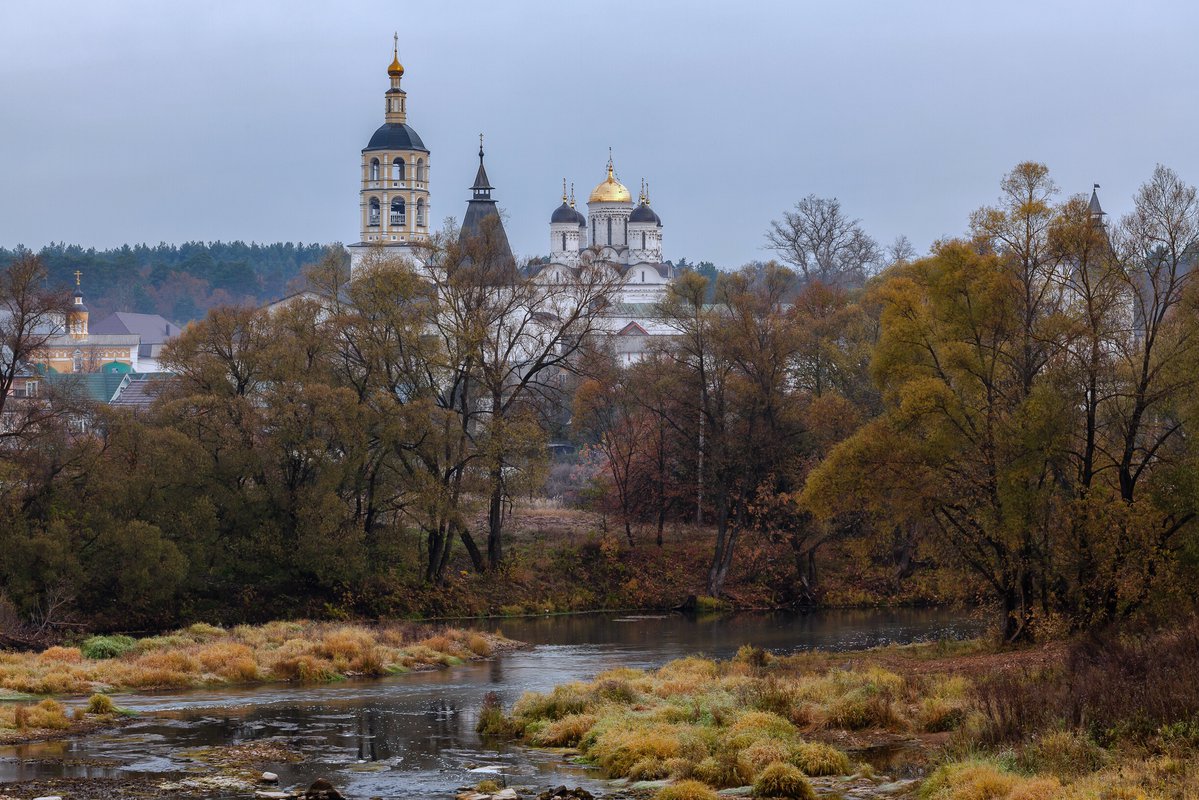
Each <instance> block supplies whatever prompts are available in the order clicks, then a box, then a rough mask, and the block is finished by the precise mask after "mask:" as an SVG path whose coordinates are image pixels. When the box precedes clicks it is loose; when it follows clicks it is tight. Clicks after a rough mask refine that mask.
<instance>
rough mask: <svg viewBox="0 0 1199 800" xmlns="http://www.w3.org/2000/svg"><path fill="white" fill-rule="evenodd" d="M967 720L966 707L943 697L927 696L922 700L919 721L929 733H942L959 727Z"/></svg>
mask: <svg viewBox="0 0 1199 800" xmlns="http://www.w3.org/2000/svg"><path fill="white" fill-rule="evenodd" d="M965 720H966V707H965V706H964V705H960V704H957V703H953V702H951V701H949V700H946V699H945V698H943V697H926V698H924V699H923V700H921V701H920V708H919V711H918V712H917V721H918V722H919V724H920V727H921V728H922V729H924V730H926V731H928V732H929V733H941V732H943V731H952V730H955V729H957V728H958V726H960V725H961V724H962V723H963V722H964V721H965Z"/></svg>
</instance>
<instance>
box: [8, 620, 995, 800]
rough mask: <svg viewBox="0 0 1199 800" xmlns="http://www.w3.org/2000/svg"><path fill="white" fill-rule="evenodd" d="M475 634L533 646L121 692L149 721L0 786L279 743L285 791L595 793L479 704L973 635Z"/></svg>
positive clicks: (609, 624)
mask: <svg viewBox="0 0 1199 800" xmlns="http://www.w3.org/2000/svg"><path fill="white" fill-rule="evenodd" d="M480 626H481V627H489V628H491V629H502V630H503V631H504V633H506V634H507V635H509V636H511V637H513V638H516V639H520V640H522V641H526V642H529V643H531V644H535V645H538V647H536V648H535V649H533V650H525V651H519V652H515V653H509V654H507V655H504V656H502V657H499V658H496V659H494V660H491V661H487V662H481V663H475V664H467V665H463V666H461V667H457V668H454V669H452V670H448V671H441V672H427V673H416V674H409V675H404V676H398V677H395V678H387V679H382V680H375V681H349V682H345V683H340V684H334V685H331V686H316V687H303V686H290V685H288V686H268V687H251V688H236V689H222V690H219V691H213V690H201V691H188V692H165V693H156V694H140V695H125V696H122V697H119V698H117V702H118V704H120V705H122V706H126V707H130V708H133V709H136V710H139V711H141V712H143V713H144V714H145V716H143V717H142V718H141V719H139V720H137V721H136V722H134V723H133V724H131V725H130V726H128V727H126V728H123V729H121V730H120V731H118V732H116V733H111V732H110V733H107V734H95V735H92V736H86V737H83V738H80V739H75V740H70V741H67V742H56V743H52V744H50V745H38V746H31V747H26V748H6V749H0V781H11V780H22V779H27V778H31V777H48V776H52V775H65V776H77V777H90V776H99V775H108V774H112V772H113V771H114V770H121V769H123V770H127V771H134V772H154V773H167V772H179V771H182V770H186V769H188V768H191V767H194V766H195V762H189V761H188V760H187V759H186V757H185V756H184V754H183V753H182V752H181V751H186V750H188V749H189V748H197V747H206V746H211V745H216V744H235V743H240V742H246V741H252V740H256V739H264V738H278V739H280V740H282V741H284V742H286V743H287V744H289V745H290V746H292V747H294V748H296V749H299V750H300V751H301V752H303V754H304V757H305V761H304V763H303V764H299V765H275V766H273V767H272V768H273V769H274V771H275V772H278V773H279V775H280V777H281V779H282V781H283V783H284V784H285V785H287V784H290V783H300V782H307V781H310V780H312V779H313V778H314V777H316V776H317V775H326V776H327V777H330V778H331V779H332V780H333V781H334V783H336V784H338V785H339V786H341V787H343V789H344V790H346V791H347V794H349V795H351V796H364V797H366V796H379V797H398V796H401V795H402V796H404V797H441V798H444V797H446V796H449V795H450V794H451V793H452V792H451V790H452V789H453V788H454V787H457V786H460V785H463V784H467V783H475V782H476V781H477V780H478V779H479V776H478V775H477V774H472V773H471V772H470V770H471V769H475V768H479V767H486V766H488V765H498V766H499V767H501V768H502V771H503V773H504V774H505V775H506V776H508V777H507V780H508V781H509V782H513V783H518V784H519V783H529V784H549V783H571V784H581V785H583V786H588V787H590V788H597V787H598V785H599V784H598V777H597V776H596V775H594V774H593V773H589V772H588V771H587V770H585V769H583V768H576V767H571V766H569V765H564V764H562V763H561V760H560V759H559V758H557V757H554V756H552V755H546V754H538V753H532V752H529V751H527V750H524V749H522V748H515V747H511V746H507V745H503V744H498V745H497V744H495V743H484V742H482V741H480V739H479V737H478V735H477V734H476V733H475V731H474V726H475V722H476V719H477V713H478V709H479V707H480V705H481V703H482V700H483V695H484V694H486V693H487V692H489V691H496V692H498V693H499V694H500V696H501V698H503V700H504V701H505V703H511V702H512V701H514V700H515V699H516V698H517V697H519V696H520V695H521V694H522V693H523V692H525V691H530V690H546V689H549V688H550V687H552V686H554V685H556V684H558V683H562V682H566V681H572V680H582V679H585V678H588V677H590V676H591V675H594V674H595V673H597V672H601V671H603V670H605V669H609V668H612V667H617V666H625V667H641V668H650V667H654V666H657V665H660V664H662V663H665V662H666V661H669V660H671V659H673V658H677V657H680V656H683V655H687V654H690V653H697V652H700V653H705V654H707V655H710V656H713V657H727V656H729V655H731V654H733V653H734V652H736V650H737V648H738V647H740V646H741V645H743V644H754V645H756V646H759V647H765V648H768V649H771V650H774V651H777V652H793V651H796V650H802V649H812V648H829V649H853V648H859V647H868V646H872V645H876V644H884V643H888V642H910V641H914V640H918V639H929V638H943V637H960V636H962V635H968V634H972V633H974V632H975V631H977V630H978V626H977V624H975V623H972V622H970V621H968V620H963V618H962V617H961V615H960V614H956V613H954V612H951V611H945V610H918V609H888V610H877V611H876V610H867V611H860V610H856V611H827V612H820V613H815V614H807V615H797V614H740V615H732V616H721V617H707V618H704V617H694V616H692V617H687V616H680V615H668V616H658V615H634V616H621V615H584V616H573V617H543V618H535V619H512V620H502V621H498V622H488V623H481V624H480ZM496 747H498V748H499V749H498V750H497V749H495V748H496ZM38 748H50V749H42V750H39V749H38ZM43 759H53V760H43Z"/></svg>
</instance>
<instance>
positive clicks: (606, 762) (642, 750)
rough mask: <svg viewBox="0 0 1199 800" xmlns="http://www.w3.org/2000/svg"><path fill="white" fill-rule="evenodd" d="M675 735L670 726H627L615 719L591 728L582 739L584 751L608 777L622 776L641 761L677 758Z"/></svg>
mask: <svg viewBox="0 0 1199 800" xmlns="http://www.w3.org/2000/svg"><path fill="white" fill-rule="evenodd" d="M597 729H599V730H598V734H596V731H597ZM678 733H679V732H678V731H677V730H676V729H675V728H674V727H672V726H670V725H640V726H630V725H629V724H628V722H627V721H622V720H620V719H616V720H615V721H613V722H611V723H610V724H608V725H606V726H602V728H601V726H596V727H594V728H592V730H591V732H589V735H588V736H587V737H586V739H585V742H586V752H587V754H588V755H590V756H591V757H593V758H594V759H595V761H596V763H597V764H599V765H600V766H601V767H603V769H604V770H605V771H606V772H607V773H608V774H609V775H610V776H612V777H617V778H619V777H624V776H626V775H628V774H629V771H630V770H631V769H632V768H633V765H634V764H636V763H637V762H638V761H641V760H642V759H645V758H655V759H658V760H659V761H666V760H667V759H671V758H675V757H677V756H679V755H681V754H682V753H681V748H680V745H679V736H678ZM581 744H582V743H581Z"/></svg>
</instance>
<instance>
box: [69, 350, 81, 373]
mask: <svg viewBox="0 0 1199 800" xmlns="http://www.w3.org/2000/svg"><path fill="white" fill-rule="evenodd" d="M71 370H72V371H73V372H83V351H82V350H76V351H75V357H74V358H73V359H72V363H71Z"/></svg>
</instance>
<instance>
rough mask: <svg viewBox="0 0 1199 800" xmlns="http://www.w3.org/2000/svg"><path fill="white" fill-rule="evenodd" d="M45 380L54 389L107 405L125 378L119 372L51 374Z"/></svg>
mask: <svg viewBox="0 0 1199 800" xmlns="http://www.w3.org/2000/svg"><path fill="white" fill-rule="evenodd" d="M46 380H47V381H48V382H49V383H50V385H51V386H53V387H54V388H56V389H60V390H63V391H69V392H78V393H79V394H81V395H82V396H83V397H86V398H87V399H88V400H93V401H95V402H97V403H109V402H111V401H112V398H113V396H114V395H116V393H117V389H119V388H121V381H123V380H125V376H124V374H122V373H119V372H117V373H113V372H87V373H69V372H51V373H50V374H49V375H47V376H46Z"/></svg>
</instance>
